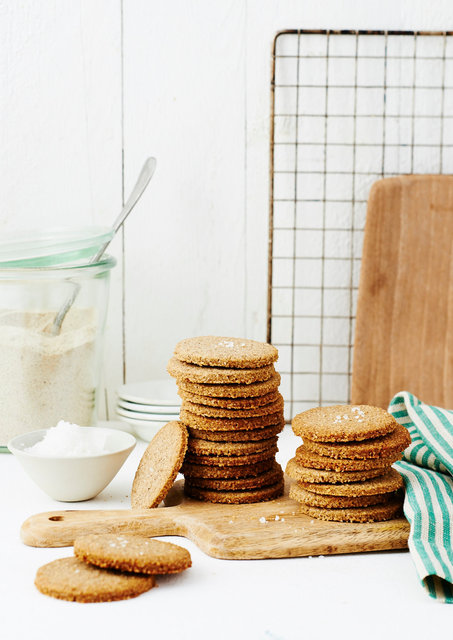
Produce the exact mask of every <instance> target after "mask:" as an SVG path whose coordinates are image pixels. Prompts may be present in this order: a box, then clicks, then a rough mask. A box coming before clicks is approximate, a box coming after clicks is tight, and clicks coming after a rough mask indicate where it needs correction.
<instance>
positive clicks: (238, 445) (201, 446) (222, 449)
mask: <svg viewBox="0 0 453 640" xmlns="http://www.w3.org/2000/svg"><path fill="white" fill-rule="evenodd" d="M276 445H277V438H276V437H273V438H267V439H266V440H257V441H255V442H253V441H252V442H212V441H209V440H202V439H201V438H191V437H189V446H188V447H187V452H188V453H195V454H200V455H213V456H243V455H248V454H250V453H257V452H259V451H265V450H267V449H270V448H271V447H275V446H276Z"/></svg>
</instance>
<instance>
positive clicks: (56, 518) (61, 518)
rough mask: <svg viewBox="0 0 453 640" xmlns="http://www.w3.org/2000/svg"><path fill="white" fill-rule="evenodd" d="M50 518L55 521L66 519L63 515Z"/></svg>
mask: <svg viewBox="0 0 453 640" xmlns="http://www.w3.org/2000/svg"><path fill="white" fill-rule="evenodd" d="M49 520H52V521H53V522H61V520H64V518H63V516H50V517H49Z"/></svg>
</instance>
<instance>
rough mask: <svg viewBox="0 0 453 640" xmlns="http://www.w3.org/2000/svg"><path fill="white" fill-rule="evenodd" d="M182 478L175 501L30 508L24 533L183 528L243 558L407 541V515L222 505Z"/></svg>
mask: <svg viewBox="0 0 453 640" xmlns="http://www.w3.org/2000/svg"><path fill="white" fill-rule="evenodd" d="M182 482H183V481H179V482H177V483H176V484H175V486H174V487H173V489H172V490H171V492H170V494H169V495H168V497H167V500H166V504H167V505H168V506H165V507H159V508H157V509H148V510H145V509H144V510H139V511H131V510H127V509H123V510H118V511H96V510H84V511H52V512H48V513H40V514H38V515H34V516H31V517H30V518H28V520H26V521H25V522H24V524H23V525H22V529H21V537H22V540H23V542H25V544H27V545H31V546H35V547H65V546H70V545H72V544H73V542H74V539H75V538H76V537H77V536H79V535H82V534H86V533H125V532H128V533H132V532H133V533H139V534H143V535H145V536H150V537H153V536H166V535H177V536H183V537H185V538H188V539H189V540H192V542H194V543H195V544H196V545H197V546H198V547H199V548H200V549H201V550H202V551H204V552H205V553H207V554H208V555H210V556H213V557H214V558H223V559H229V560H241V559H242V560H244V559H258V558H261V559H263V558H291V557H298V556H311V555H327V554H335V553H354V552H360V551H383V550H386V549H404V548H406V547H407V538H408V534H409V524H408V523H407V521H406V520H405V519H404V518H398V519H395V520H390V521H388V522H374V523H370V524H350V523H336V522H323V521H321V520H312V519H311V518H309V517H307V516H304V515H303V514H301V513H299V510H298V504H297V502H294V500H291V499H290V498H288V490H289V483H288V485H287V486H286V488H285V489H286V490H285V496H284V497H282V498H279V499H278V500H272V501H271V502H262V503H258V504H248V505H220V504H219V505H216V504H209V503H203V502H199V501H197V500H191V499H190V498H186V497H185V496H184V495H183V492H182V486H183V485H182Z"/></svg>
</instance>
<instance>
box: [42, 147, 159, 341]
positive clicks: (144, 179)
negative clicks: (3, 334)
mask: <svg viewBox="0 0 453 640" xmlns="http://www.w3.org/2000/svg"><path fill="white" fill-rule="evenodd" d="M155 170H156V159H155V158H148V159H147V160H146V161H145V164H144V165H143V167H142V170H141V171H140V175H139V176H138V179H137V182H136V183H135V187H134V188H133V189H132V192H131V195H130V196H129V198H128V199H127V202H126V204H125V205H124V207H123V208H122V210H121V213H120V214H119V216H118V217H117V219H116V220H115V222H114V223H113V226H112V229H113V236H112V237H111V238H110V240H108V241H107V242H106V243H105V244H103V245H102V247H100V249H99V251H98V252H97V253H96V254H95V255H94V256H93V257H92V258H91V259H90V261H89V264H94V263H95V262H98V260H100V259H101V257H102V256H103V254H104V252H105V250H106V249H107V247H108V246H109V244H110V242H111V241H112V239H113V237H114V236H115V235H116V232H117V231H118V229H119V228H120V227H121V226H122V224H123V223H124V221H125V220H126V218H127V216H128V215H129V214H130V212H131V211H132V209H133V208H134V207H135V205H136V204H137V202H138V201H139V200H140V198H141V196H142V194H143V192H144V191H145V189H146V187H147V186H148V184H149V181H150V180H151V178H152V177H153V174H154V171H155ZM79 291H80V284H78V283H74V290H73V292H72V293H71V295H70V296H68V299H67V300H66V301H65V303H64V304H63V305H62V307H61V309H60V310H59V312H58V313H57V315H56V316H55V318H54V321H53V323H52V326H51V328H50V334H51V335H53V336H57V335H58V334H59V333H60V331H61V325H62V324H63V320H64V319H65V317H66V314H67V313H68V311H69V309H70V308H71V307H72V305H73V303H74V301H75V299H76V298H77V295H78V293H79Z"/></svg>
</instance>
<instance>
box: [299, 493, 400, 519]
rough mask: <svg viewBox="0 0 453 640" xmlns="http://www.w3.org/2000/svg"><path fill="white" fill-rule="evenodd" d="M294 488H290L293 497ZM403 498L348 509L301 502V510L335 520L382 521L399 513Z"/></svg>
mask: <svg viewBox="0 0 453 640" xmlns="http://www.w3.org/2000/svg"><path fill="white" fill-rule="evenodd" d="M292 489H293V487H291V489H290V490H289V497H290V498H291V497H292V495H291V493H292ZM401 504H402V503H401V500H400V499H398V498H393V499H392V500H390V501H389V502H388V503H387V504H376V505H371V506H369V507H349V508H347V509H322V508H321V507H310V506H309V505H306V504H303V503H301V502H300V503H299V510H300V511H301V512H302V513H305V514H306V515H307V516H310V518H316V519H318V520H329V521H334V522H382V521H383V520H391V519H392V518H393V517H395V516H397V515H399V512H400V510H401Z"/></svg>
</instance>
